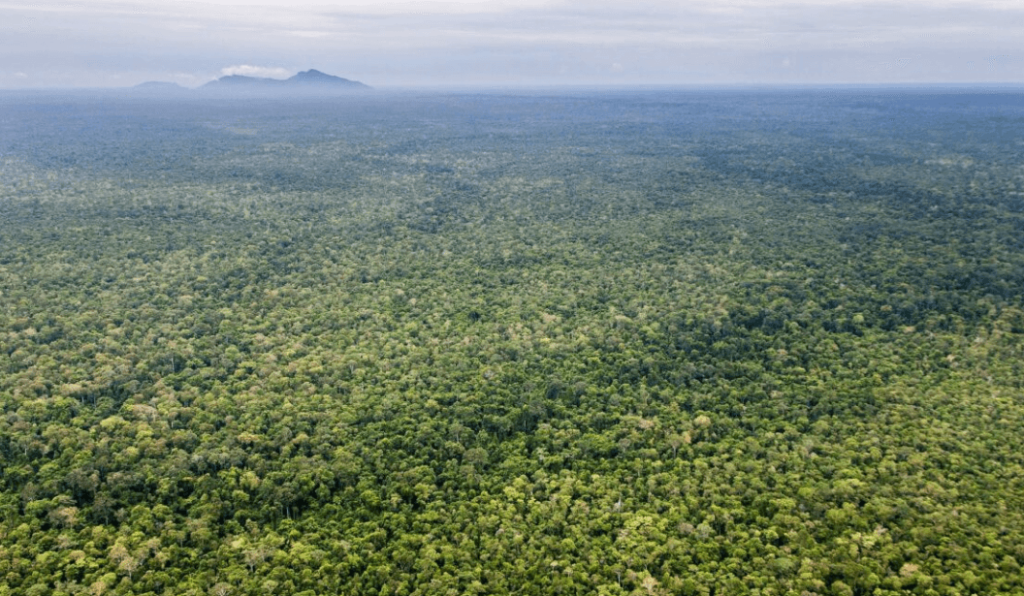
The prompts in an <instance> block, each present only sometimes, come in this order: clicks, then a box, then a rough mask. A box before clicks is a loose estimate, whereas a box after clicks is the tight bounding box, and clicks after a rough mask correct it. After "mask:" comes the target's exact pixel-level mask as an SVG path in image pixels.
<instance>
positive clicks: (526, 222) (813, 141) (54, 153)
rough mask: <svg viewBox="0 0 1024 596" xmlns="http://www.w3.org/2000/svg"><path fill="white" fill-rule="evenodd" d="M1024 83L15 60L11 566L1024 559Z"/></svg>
mask: <svg viewBox="0 0 1024 596" xmlns="http://www.w3.org/2000/svg"><path fill="white" fill-rule="evenodd" d="M1021 288H1024V97H1022V95H1021V94H1020V93H1019V92H1015V91H1012V90H1002V91H991V92H982V91H977V92H968V91H966V90H948V91H942V90H934V89H933V90H928V89H916V90H915V89H902V90H901V89H874V90H872V89H831V90H824V89H823V90H790V91H739V90H736V91H685V90H677V91H671V90H661V91H636V92H629V91H615V92H613V91H603V92H586V93H585V92H568V91H551V92H546V93H519V94H500V93H491V94H485V93H480V94H470V93H465V94H411V93H410V94H394V95H389V94H383V93H377V94H374V95H367V96H359V97H344V98H334V99H331V100H303V101H291V102H288V101H263V102H260V101H253V102H247V103H245V104H244V105H240V104H238V103H237V102H232V101H228V100H209V99H206V100H200V99H187V98H178V99H168V100H161V99H155V98H149V99H138V98H136V99H134V100H130V99H126V98H124V97H120V96H117V95H113V94H100V93H92V94H79V95H70V96H68V95H63V96H57V95H48V94H44V93H6V94H0V409H2V416H0V470H2V474H0V595H8V594H10V595H14V594H26V595H28V594H62V595H63V594H67V595H70V594H93V595H97V596H98V595H101V594H121V595H129V594H138V595H141V594H215V595H218V596H226V595H229V594H234V595H243V594H244V595H257V594H297V593H302V594H306V595H309V594H353V595H354V594H396V595H412V594H424V595H425V594H513V593H515V594H534V595H548V594H580V595H583V594H606V595H625V594H684V595H706V596H707V595H723V594H763V595H768V594H778V595H782V594H794V595H798V594H835V595H851V594H858V595H860V594H877V595H892V594H922V595H932V594H936V595H950V596H953V595H965V596H966V595H968V594H997V593H998V594H1024V579H1022V578H1024V574H1022V572H1021V569H1020V566H1021V565H1022V564H1024V449H1022V448H1021V447H1022V444H1021V438H1020V437H1021V431H1022V429H1024V389H1022V384H1024V341H1022V340H1024V304H1022V302H1024V296H1022V292H1021Z"/></svg>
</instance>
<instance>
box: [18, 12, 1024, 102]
mask: <svg viewBox="0 0 1024 596" xmlns="http://www.w3.org/2000/svg"><path fill="white" fill-rule="evenodd" d="M309 68H316V69H319V70H322V71H324V72H328V73H330V74H335V75H338V76H342V77H346V78H350V79H356V80H360V81H363V82H365V83H367V84H369V85H372V86H375V87H395V86H412V85H495V84H497V85H503V86H518V85H550V84H598V85H622V84H684V85H689V84H794V83H796V84H808V83H809V84H815V83H929V82H957V83H960V82H967V83H970V82H1010V83H1024V0H971V1H953V0H886V1H879V2H866V1H862V0H692V1H691V0H678V1H668V0H617V1H605V0H576V1H575V2H568V1H561V0H550V1H548V0H496V1H491V0H449V1H443V2H432V1H425V0H404V1H399V0H377V1H374V2H369V1H367V0H333V1H332V0H323V1H316V0H216V1H213V2H188V1H183V0H160V1H145V0H124V1H116V0H109V1H108V0H65V1H56V0H0V88H32V87H118V86H129V85H134V84H137V83H140V82H143V81H150V80H160V81H174V82H177V83H180V84H182V85H185V86H190V87H191V86H197V85H200V84H202V83H205V82H207V81H209V80H212V79H214V78H217V77H219V76H222V75H224V74H231V73H238V74H253V75H257V76H271V77H276V78H283V77H287V76H289V75H291V74H294V73H296V72H298V71H301V70H306V69H309Z"/></svg>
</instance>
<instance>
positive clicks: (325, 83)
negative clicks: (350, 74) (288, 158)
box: [199, 69, 371, 90]
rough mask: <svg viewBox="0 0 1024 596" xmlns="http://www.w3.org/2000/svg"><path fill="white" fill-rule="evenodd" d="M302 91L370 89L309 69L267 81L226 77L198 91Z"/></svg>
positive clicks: (364, 85)
mask: <svg viewBox="0 0 1024 596" xmlns="http://www.w3.org/2000/svg"><path fill="white" fill-rule="evenodd" d="M228 88H230V89H243V88H244V89H254V90H255V89H259V90H265V89H274V90H286V89H289V88H290V89H302V90H311V89H316V90H342V89H345V90H356V89H371V87H370V86H369V85H366V84H364V83H361V82H359V81H352V80H349V79H345V78H342V77H337V76H334V75H329V74H326V73H323V72H320V71H319V70H316V69H309V70H305V71H302V72H300V73H297V74H295V75H293V76H291V77H289V78H287V79H268V78H262V77H249V76H245V75H227V76H223V77H221V78H219V79H217V80H215V81H210V82H209V83H206V84H205V85H202V86H201V87H199V89H212V90H221V89H228Z"/></svg>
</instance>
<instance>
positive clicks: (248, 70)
mask: <svg viewBox="0 0 1024 596" xmlns="http://www.w3.org/2000/svg"><path fill="white" fill-rule="evenodd" d="M220 74H221V75H223V76H230V75H242V76H246V77H262V78H266V79H286V78H288V77H290V76H292V74H293V73H292V71H290V70H288V69H287V68H280V67H276V66H252V65H249V64H239V65H237V66H227V67H225V68H222V69H220Z"/></svg>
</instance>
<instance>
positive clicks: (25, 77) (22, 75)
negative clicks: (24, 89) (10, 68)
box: [14, 72, 28, 79]
mask: <svg viewBox="0 0 1024 596" xmlns="http://www.w3.org/2000/svg"><path fill="white" fill-rule="evenodd" d="M14 76H16V77H18V78H19V79H27V78H28V75H27V74H25V73H23V72H16V73H14Z"/></svg>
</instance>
